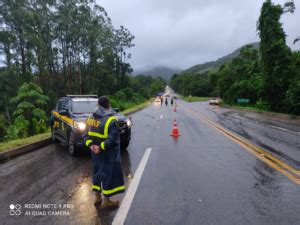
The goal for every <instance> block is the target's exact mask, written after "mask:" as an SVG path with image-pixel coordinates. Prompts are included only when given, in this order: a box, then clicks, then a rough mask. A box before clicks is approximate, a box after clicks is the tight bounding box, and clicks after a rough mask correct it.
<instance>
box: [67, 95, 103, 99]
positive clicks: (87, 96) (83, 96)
mask: <svg viewBox="0 0 300 225" xmlns="http://www.w3.org/2000/svg"><path fill="white" fill-rule="evenodd" d="M67 97H69V98H98V96H97V95H67Z"/></svg>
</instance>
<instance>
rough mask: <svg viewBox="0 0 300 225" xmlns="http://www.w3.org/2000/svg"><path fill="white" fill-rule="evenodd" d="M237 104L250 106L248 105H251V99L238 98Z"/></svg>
mask: <svg viewBox="0 0 300 225" xmlns="http://www.w3.org/2000/svg"><path fill="white" fill-rule="evenodd" d="M237 103H241V104H248V103H250V99H249V98H238V99H237Z"/></svg>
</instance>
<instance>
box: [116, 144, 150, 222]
mask: <svg viewBox="0 0 300 225" xmlns="http://www.w3.org/2000/svg"><path fill="white" fill-rule="evenodd" d="M151 151H152V148H147V149H146V151H145V153H144V155H143V158H142V160H141V162H140V164H139V166H138V168H137V170H136V172H135V174H134V176H133V180H132V181H131V183H130V186H129V188H128V191H127V192H126V195H125V197H124V199H123V201H122V204H121V206H120V208H119V210H118V213H117V215H116V216H115V218H114V220H113V222H112V225H123V224H124V222H125V220H126V217H127V214H128V211H129V209H130V206H131V204H132V201H133V198H134V195H135V193H136V190H137V188H138V186H139V183H140V181H141V178H142V175H143V172H144V169H145V167H146V165H147V162H148V160H149V156H150V153H151Z"/></svg>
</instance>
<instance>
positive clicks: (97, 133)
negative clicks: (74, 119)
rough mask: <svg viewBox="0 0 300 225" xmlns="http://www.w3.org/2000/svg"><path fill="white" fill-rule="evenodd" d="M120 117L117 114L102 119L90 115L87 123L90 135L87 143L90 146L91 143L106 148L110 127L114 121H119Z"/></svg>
mask: <svg viewBox="0 0 300 225" xmlns="http://www.w3.org/2000/svg"><path fill="white" fill-rule="evenodd" d="M117 121H118V118H117V117H115V116H106V117H102V118H101V119H95V118H94V117H93V116H90V117H89V118H88V119H87V121H86V124H87V126H88V133H87V134H88V137H89V138H87V139H86V140H85V145H86V146H87V147H89V146H90V145H92V144H93V145H98V146H100V147H101V149H102V150H105V144H104V141H105V139H106V138H107V137H108V128H109V125H110V124H111V123H112V122H117Z"/></svg>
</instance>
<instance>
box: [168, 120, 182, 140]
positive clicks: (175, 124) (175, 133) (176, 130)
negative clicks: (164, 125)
mask: <svg viewBox="0 0 300 225" xmlns="http://www.w3.org/2000/svg"><path fill="white" fill-rule="evenodd" d="M170 136H173V137H179V136H180V134H179V130H178V127H177V122H176V120H174V123H173V129H172V134H170Z"/></svg>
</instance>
